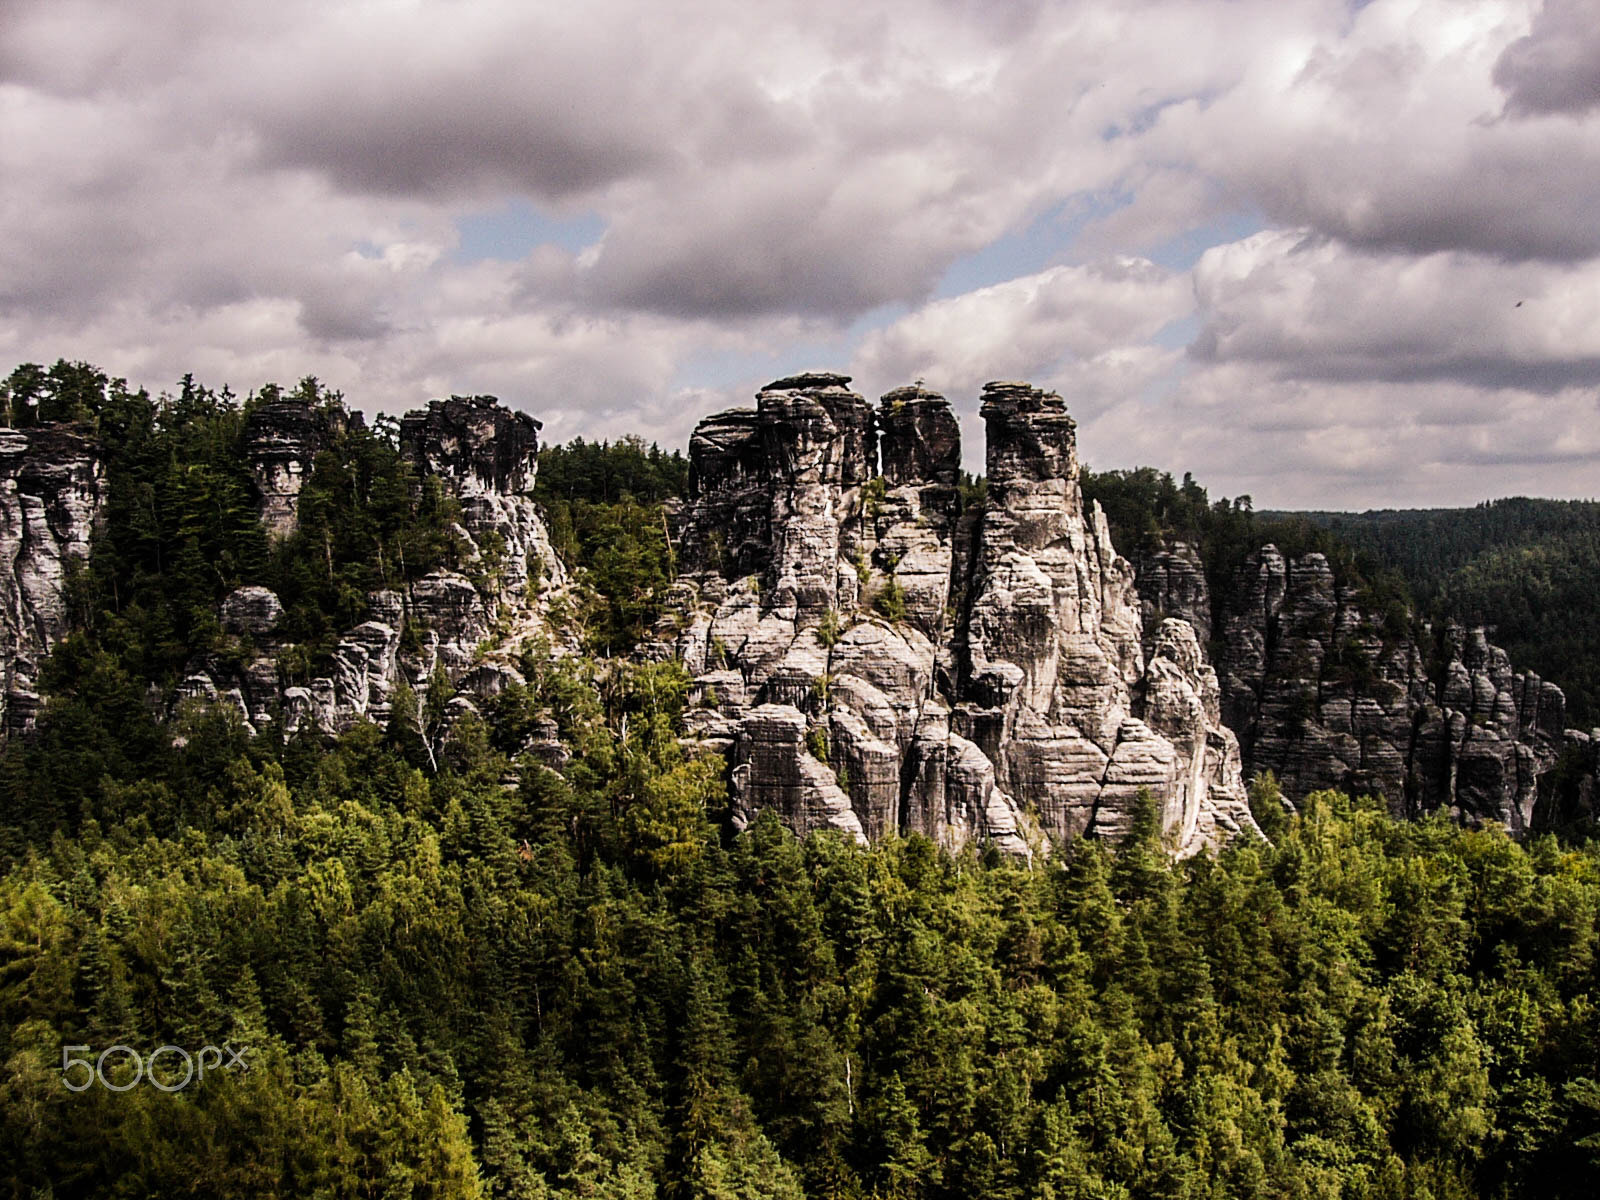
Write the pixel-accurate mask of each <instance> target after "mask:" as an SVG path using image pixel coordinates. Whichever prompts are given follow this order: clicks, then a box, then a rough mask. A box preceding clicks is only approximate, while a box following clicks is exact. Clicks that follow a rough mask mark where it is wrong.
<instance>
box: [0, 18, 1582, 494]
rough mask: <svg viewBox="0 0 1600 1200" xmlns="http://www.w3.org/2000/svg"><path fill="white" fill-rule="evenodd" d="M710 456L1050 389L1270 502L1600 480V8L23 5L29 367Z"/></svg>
mask: <svg viewBox="0 0 1600 1200" xmlns="http://www.w3.org/2000/svg"><path fill="white" fill-rule="evenodd" d="M63 356H64V357H68V358H75V359H87V360H89V361H92V362H95V363H97V364H99V365H100V366H102V367H104V368H105V369H107V370H108V371H110V372H112V373H113V374H117V375H123V376H126V377H127V378H129V379H130V380H131V381H133V382H135V383H141V384H145V385H147V386H150V387H151V388H152V389H159V388H163V387H171V386H172V385H173V383H174V382H175V381H176V380H177V379H178V377H179V376H181V375H182V374H183V373H184V372H185V371H193V372H194V373H195V374H196V375H197V376H198V377H199V378H200V379H201V380H202V381H204V382H208V383H211V384H213V385H215V386H220V385H221V384H222V383H224V382H226V383H229V384H231V385H232V386H233V387H234V388H235V390H237V391H241V392H243V391H247V390H249V389H250V388H252V387H254V386H257V385H259V384H260V383H262V382H265V381H268V380H277V381H281V382H284V383H292V382H293V381H294V380H296V379H298V378H299V377H300V376H302V375H305V374H315V375H317V376H318V377H320V378H321V379H323V380H324V381H325V382H328V383H330V384H332V385H333V386H336V387H338V388H340V389H342V390H343V391H344V392H345V394H346V396H347V397H348V398H349V399H350V400H351V401H352V402H353V403H355V404H356V405H358V406H360V407H363V408H366V409H367V410H369V411H374V410H379V409H382V410H388V411H398V410H401V409H404V408H407V407H414V406H416V405H418V404H420V403H421V402H423V401H425V400H426V399H428V398H429V397H430V396H436V395H443V394H447V393H449V392H478V391H486V392H493V393H495V394H498V395H500V396H501V397H503V398H504V399H506V400H507V401H509V402H511V403H513V404H515V405H517V406H518V407H522V408H525V409H527V410H529V411H531V412H533V413H534V414H535V415H537V416H539V417H541V418H542V419H543V420H544V422H545V427H546V429H545V432H546V436H547V437H550V438H554V439H557V440H561V439H565V438H568V437H571V436H574V435H578V434H582V435H585V436H590V437H598V436H608V437H609V436H617V435H619V434H623V433H629V432H637V433H642V434H644V435H645V436H647V437H651V438H657V439H660V440H661V441H662V442H664V443H667V444H674V445H681V444H683V443H684V442H685V441H686V439H687V435H688V433H689V430H690V429H691V428H692V426H693V423H694V421H695V420H696V419H697V417H698V416H700V415H703V414H704V413H706V412H708V411H711V410H713V409H715V408H718V407H725V406H727V405H729V404H733V403H741V402H748V399H749V396H750V394H751V393H752V392H753V390H754V389H755V388H756V387H758V386H759V385H760V384H762V383H763V382H765V381H767V380H769V379H772V378H774V377H776V376H778V375H780V374H784V373H786V372H789V371H791V370H794V369H797V368H801V367H808V366H817V367H829V368H832V369H837V370H844V371H848V372H849V373H851V374H852V375H854V376H855V379H856V384H857V386H858V387H860V388H861V390H862V391H864V392H865V393H866V394H868V395H869V396H876V395H877V394H879V393H881V392H882V391H884V390H887V389H888V388H889V387H892V386H894V385H896V384H899V383H902V382H907V381H909V380H911V379H913V378H919V377H920V378H922V379H924V380H925V381H926V382H927V384H928V385H929V386H930V387H934V388H937V389H939V390H941V391H943V392H945V394H947V395H948V396H950V397H951V398H952V399H953V400H954V401H955V402H956V404H957V406H958V408H959V409H960V410H961V411H962V412H963V415H964V418H965V420H966V425H967V434H968V440H969V443H970V446H969V457H970V458H971V459H972V460H973V463H974V465H976V463H977V462H978V461H980V460H981V431H980V429H979V427H978V424H977V420H976V405H977V394H978V390H979V388H980V387H981V385H982V383H983V382H984V381H985V380H987V379H993V378H1022V379H1030V380H1033V381H1034V382H1037V383H1042V384H1047V385H1049V386H1052V387H1055V388H1056V389H1058V390H1059V391H1060V392H1061V393H1062V394H1063V395H1064V396H1065V397H1066V398H1067V402H1068V404H1069V406H1070V408H1071V410H1072V411H1073V412H1074V413H1075V414H1076V416H1077V417H1078V420H1079V436H1080V445H1081V448H1082V451H1083V454H1084V457H1085V459H1086V460H1087V461H1089V462H1091V463H1092V464H1093V465H1095V466H1097V467H1102V468H1104V467H1111V466H1132V465H1136V464H1140V463H1152V464H1155V465H1159V466H1161V467H1164V468H1166V469H1170V470H1172V471H1174V472H1179V471H1183V470H1192V471H1194V472H1195V474H1196V475H1197V477H1199V478H1200V479H1201V481H1202V482H1204V483H1206V484H1207V485H1208V486H1209V487H1210V489H1211V490H1212V493H1213V494H1214V495H1216V494H1228V495H1233V494H1237V493H1239V492H1249V493H1251V494H1252V495H1253V496H1254V497H1255V499H1256V503H1257V505H1258V506H1266V505H1272V506H1278V507H1288V506H1310V505H1316V506H1326V507H1341V508H1363V507H1368V506H1381V505H1417V504H1431V503H1464V502H1466V503H1469V502H1472V501H1476V500H1478V499H1482V498H1484V497H1488V496H1498V495H1507V494H1515V493H1525V494H1536V495H1548V496H1583V497H1590V496H1595V495H1600V0H1372V2H1371V3H1366V4H1362V3H1357V2H1353V0H1183V2H1171V0H1166V2H1164V0H1118V2H1111V0H1103V2H1099V3H1078V2H1076V0H1060V2H1055V3H1051V2H1043V0H1015V2H1008V0H920V2H915V3H913V2H908V0H887V2H883V3H877V4H872V5H862V4H860V3H858V2H857V0H773V2H769V0H688V2H683V0H675V2H673V3H670V4H665V3H661V2H660V0H585V2H584V3H573V2H571V0H561V2H559V3H556V2H552V0H532V2H530V0H504V2H500V0H491V2H486V3H479V2H470V3H469V2H467V0H409V2H408V0H366V2H361V3H344V2H339V0H314V2H313V0H271V2H270V3H254V2H249V3H245V2H230V0H140V2H139V3H137V4H130V3H127V2H126V0H5V3H4V18H3V21H0V362H3V363H6V364H12V363H16V362H23V361H46V362H48V361H53V360H54V359H55V358H57V357H63Z"/></svg>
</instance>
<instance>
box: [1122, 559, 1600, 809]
mask: <svg viewBox="0 0 1600 1200" xmlns="http://www.w3.org/2000/svg"><path fill="white" fill-rule="evenodd" d="M1198 564H1199V558H1198V555H1196V553H1195V551H1194V549H1193V548H1192V547H1190V546H1187V545H1185V544H1182V543H1177V544H1174V545H1171V546H1169V547H1167V548H1166V549H1165V550H1164V551H1160V552H1157V553H1154V554H1149V555H1146V556H1144V557H1143V558H1142V559H1141V562H1140V573H1139V590H1140V594H1141V597H1142V600H1143V605H1144V609H1145V613H1146V616H1147V618H1148V617H1150V616H1151V615H1153V614H1156V613H1160V612H1174V611H1177V612H1188V613H1190V614H1194V615H1195V616H1197V617H1198V616H1200V615H1201V614H1209V613H1211V612H1212V610H1213V608H1214V607H1216V606H1215V605H1214V604H1213V601H1212V599H1211V597H1210V596H1209V592H1208V589H1207V588H1206V586H1205V577H1204V574H1203V573H1202V572H1199V571H1197V569H1196V568H1197V567H1198ZM1232 591H1233V597H1232V599H1231V601H1230V602H1229V603H1228V604H1227V605H1226V606H1224V607H1223V608H1219V609H1217V611H1216V612H1215V624H1214V625H1213V627H1212V630H1211V638H1210V640H1211V642H1212V643H1213V644H1214V645H1215V646H1216V647H1217V648H1218V655H1219V661H1218V662H1217V664H1216V666H1217V671H1218V674H1219V677H1220V683H1221V693H1222V694H1221V705H1220V707H1221V714H1222V718H1223V720H1224V722H1225V724H1226V725H1227V726H1228V728H1230V729H1232V730H1233V731H1234V732H1235V733H1236V734H1237V735H1238V740H1239V744H1240V752H1241V754H1242V757H1243V761H1244V765H1245V770H1246V772H1247V774H1254V773H1256V772H1260V771H1268V770H1270V771H1272V772H1274V773H1275V774H1276V775H1277V776H1278V778H1279V781H1280V782H1281V784H1282V785H1283V788H1284V791H1285V794H1286V795H1287V796H1288V797H1289V798H1290V799H1291V800H1297V799H1299V798H1301V797H1303V796H1305V795H1306V794H1308V793H1310V792H1312V791H1316V790H1318V789H1322V788H1339V789H1343V790H1346V791H1354V792H1370V793H1374V794H1377V793H1381V794H1382V795H1384V796H1385V797H1386V798H1387V799H1388V802H1389V805H1390V807H1391V809H1392V810H1393V811H1394V812H1395V813H1396V814H1397V815H1406V816H1416V815H1419V814H1422V813H1428V812H1432V811H1434V810H1436V809H1440V808H1443V809H1445V810H1447V811H1449V812H1451V813H1452V814H1454V815H1456V816H1458V817H1459V818H1461V819H1464V820H1469V821H1483V820H1494V821H1498V822H1501V823H1502V824H1504V825H1505V826H1506V827H1507V828H1509V829H1511V830H1513V831H1516V832H1520V831H1522V830H1525V829H1527V828H1529V827H1530V826H1531V825H1532V824H1533V823H1534V819H1535V811H1534V810H1535V802H1536V800H1537V798H1538V795H1539V783H1538V780H1539V777H1540V776H1541V775H1544V774H1545V773H1546V772H1548V771H1549V770H1550V769H1551V768H1552V767H1553V766H1554V764H1555V762H1556V760H1557V758H1558V757H1559V755H1560V753H1561V750H1562V747H1563V744H1564V742H1565V741H1570V740H1571V739H1572V737H1576V736H1580V735H1575V734H1573V735H1570V736H1569V735H1568V734H1567V732H1566V731H1565V730H1564V728H1563V727H1564V724H1565V699H1564V697H1563V696H1562V694H1561V691H1560V689H1559V688H1557V687H1556V686H1555V685H1554V684H1551V683H1546V682H1544V681H1542V680H1540V679H1539V677H1538V676H1536V675H1533V674H1531V673H1519V672H1517V671H1515V670H1513V669H1512V666H1511V664H1510V662H1509V660H1508V659H1507V657H1506V654H1505V652H1504V651H1502V650H1500V649H1499V648H1498V647H1496V646H1493V645H1491V644H1490V643H1489V641H1488V639H1487V637H1486V636H1485V634H1484V631H1483V630H1481V629H1477V630H1466V629H1461V628H1459V627H1454V626H1452V627H1449V628H1446V629H1441V630H1434V631H1430V632H1429V634H1428V635H1427V636H1425V637H1424V638H1422V639H1421V640H1420V641H1419V639H1418V638H1417V637H1416V636H1414V635H1413V634H1412V633H1411V632H1410V631H1409V629H1400V628H1396V627H1395V625H1394V623H1393V622H1387V623H1386V621H1385V619H1384V614H1383V613H1382V612H1381V611H1379V610H1378V609H1377V607H1376V605H1374V604H1373V603H1372V602H1371V601H1368V600H1365V599H1364V597H1363V595H1362V593H1360V592H1359V591H1358V590H1357V589H1355V588H1353V587H1349V586H1341V585H1339V584H1338V583H1336V581H1335V579H1334V575H1333V571H1332V569H1331V568H1330V566H1329V564H1328V561H1327V559H1326V558H1325V557H1324V556H1323V555H1321V554H1314V553H1313V554H1306V555H1304V556H1303V557H1300V558H1296V559H1292V560H1290V559H1286V558H1285V557H1284V555H1283V554H1282V553H1280V552H1279V550H1278V548H1277V547H1276V546H1272V545H1267V546H1263V547H1262V548H1261V549H1260V550H1259V551H1258V552H1256V553H1255V554H1253V555H1252V556H1251V557H1250V558H1249V559H1248V560H1247V562H1246V563H1245V564H1244V565H1243V567H1241V568H1240V574H1239V578H1238V579H1237V580H1236V584H1235V587H1234V588H1233V589H1232ZM1386 626H1387V627H1386Z"/></svg>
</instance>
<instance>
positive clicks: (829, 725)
mask: <svg viewBox="0 0 1600 1200" xmlns="http://www.w3.org/2000/svg"><path fill="white" fill-rule="evenodd" d="M848 385H849V380H848V378H847V377H845V376H841V375H832V374H824V373H811V374H807V375H803V376H796V377H791V378H788V379H782V380H778V381H777V382H775V383H773V384H770V385H768V386H767V387H766V388H764V389H762V391H761V392H760V393H759V394H758V395H757V397H756V407H755V408H753V409H735V410H732V411H730V412H726V413H722V414H719V415H717V416H714V417H711V418H708V419H707V420H706V421H704V422H702V423H701V425H700V427H699V429H697V430H696V432H695V435H694V438H693V440H692V441H691V443H690V488H689V496H688V498H687V499H686V501H685V503H684V504H683V505H682V506H681V507H680V508H679V509H678V510H677V511H676V513H675V520H676V524H677V530H676V534H675V540H676V542H677V545H678V548H679V554H680V561H681V564H682V568H683V572H682V577H681V579H680V582H679V584H678V588H677V592H676V594H675V605H674V611H673V612H672V613H671V614H669V617H668V619H667V620H666V621H665V622H664V625H663V629H662V636H663V639H664V640H666V641H669V642H670V645H671V647H672V649H673V650H674V652H675V653H677V654H678V655H679V656H680V657H681V658H682V659H683V661H684V663H685V664H686V666H687V667H688V668H689V670H690V672H691V673H692V674H693V675H694V677H695V685H694V688H693V689H692V692H691V700H692V702H693V703H694V705H695V707H693V708H692V710H691V712H690V715H689V718H688V725H689V730H690V732H691V734H692V735H693V736H694V737H696V738H697V739H699V740H701V741H702V742H705V743H707V744H710V745H712V746H714V747H715V748H717V749H719V750H723V751H725V752H727V753H728V754H729V755H730V757H731V759H732V761H733V763H734V764H735V765H734V769H733V775H732V786H733V796H734V803H733V810H734V814H735V819H736V821H739V822H742V821H745V820H748V819H749V818H750V817H751V816H753V814H754V813H755V812H757V811H759V810H760V809H762V808H768V807H771V808H776V809H777V810H778V811H779V812H780V813H781V814H782V816H783V817H784V819H785V820H786V821H788V822H789V824H790V825H791V826H793V827H794V828H796V829H797V830H802V831H803V830H806V829H810V828H815V827H818V826H824V825H825V826H828V827H832V828H837V829H843V830H845V831H847V832H849V833H850V834H852V835H853V836H856V837H860V838H871V837H877V836H881V835H883V834H885V833H890V832H895V831H915V832H920V833H924V834H927V835H928V836H930V837H933V838H935V839H937V840H939V841H941V842H943V843H944V844H946V845H949V846H958V845H962V844H965V843H967V842H970V841H980V842H986V843H989V844H993V845H995V846H998V847H999V848H1000V849H1002V850H1003V851H1005V852H1007V853H1011V854H1015V855H1020V856H1027V855H1031V854H1032V853H1034V852H1036V851H1037V850H1039V849H1041V848H1043V847H1045V846H1047V845H1048V844H1049V843H1050V842H1051V841H1052V840H1054V841H1058V842H1065V841H1069V840H1071V839H1072V838H1074V837H1078V836H1081V835H1083V834H1085V833H1097V834H1102V835H1105V836H1110V837H1119V836H1121V835H1122V834H1123V833H1125V832H1126V830H1127V828H1128V826H1129V823H1130V821H1131V819H1132V816H1133V811H1134V807H1135V805H1136V803H1137V800H1138V796H1139V794H1140V792H1141V791H1142V790H1146V789H1148V790H1149V791H1150V792H1151V793H1152V794H1153V795H1154V796H1155V797H1156V798H1157V800H1158V801H1159V803H1160V805H1161V811H1162V819H1163V826H1164V828H1165V829H1166V831H1167V833H1168V836H1169V838H1170V839H1171V841H1172V843H1173V845H1174V846H1175V847H1182V848H1185V849H1194V848H1197V847H1198V846H1200V845H1202V844H1205V843H1206V842H1207V841H1214V840H1216V839H1218V838H1221V837H1225V836H1227V835H1228V834H1229V833H1231V832H1234V831H1237V830H1238V829H1240V828H1242V827H1244V826H1247V825H1249V824H1250V821H1249V815H1248V811H1247V809H1244V808H1243V794H1244V793H1243V787H1242V784H1241V783H1240V781H1239V774H1238V762H1239V759H1238V752H1237V744H1236V743H1235V742H1234V741H1233V740H1232V738H1231V735H1228V734H1227V732H1226V730H1224V729H1222V727H1221V721H1220V717H1219V702H1218V694H1219V689H1218V686H1217V682H1216V678H1215V675H1214V674H1212V673H1210V670H1209V668H1207V667H1205V666H1204V664H1203V662H1202V661H1201V659H1200V655H1199V652H1198V650H1197V649H1196V648H1195V638H1194V633H1193V631H1192V630H1188V627H1187V626H1184V625H1183V624H1182V622H1178V621H1173V622H1169V623H1168V624H1170V625H1172V626H1173V627H1174V628H1173V629H1171V630H1166V629H1165V627H1163V629H1164V632H1165V633H1166V639H1165V640H1164V641H1162V642H1161V643H1160V645H1159V653H1158V654H1157V657H1156V659H1155V660H1154V664H1153V666H1152V668H1151V671H1150V672H1147V669H1146V660H1145V653H1144V648H1143V646H1142V644H1141V636H1140V635H1141V629H1140V625H1141V618H1140V610H1139V600H1138V596H1137V594H1136V592H1135V590H1134V584H1133V569H1132V567H1131V566H1130V565H1129V564H1128V562H1127V561H1126V560H1124V559H1122V558H1121V557H1120V556H1119V555H1118V554H1117V553H1116V550H1115V549H1114V548H1113V546H1112V545H1111V539H1110V534H1109V531H1108V530H1107V527H1106V522H1105V518H1104V516H1103V514H1101V513H1100V512H1099V510H1098V508H1097V507H1094V508H1091V509H1089V510H1087V511H1086V510H1085V508H1084V504H1083V499H1082V496H1081V493H1080V491H1079V488H1078V460H1077V445H1076V428H1075V425H1074V423H1073V421H1072V419H1071V417H1070V416H1068V415H1067V412H1066V408H1065V405H1064V404H1063V403H1062V401H1061V398H1060V397H1059V396H1055V395H1053V394H1049V393H1045V392H1041V391H1039V390H1037V389H1034V388H1032V387H1029V386H1028V385H1026V384H1011V383H997V384H991V385H989V387H988V388H987V389H985V392H984V400H983V415H984V419H985V422H986V424H987V427H988V479H989V484H988V500H987V504H986V505H985V506H984V507H983V509H982V510H981V512H979V511H971V512H967V513H963V512H962V511H961V503H960V495H961V493H960V489H959V486H958V484H959V474H960V463H961V445H960V433H959V426H958V424H957V422H956V420H955V417H954V414H953V413H952V412H951V409H950V406H949V403H948V402H947V401H946V400H945V399H944V398H943V397H942V396H939V395H937V394H935V393H932V392H929V391H927V390H925V389H923V388H921V387H920V386H919V387H910V388H899V389H896V390H894V391H892V392H889V393H888V394H886V395H885V396H884V397H883V398H882V399H881V401H880V403H879V404H878V405H877V407H876V409H874V408H873V406H871V405H869V404H868V403H867V401H866V400H865V398H863V397H862V396H860V395H858V394H856V393H854V392H852V391H850V390H849V386H848ZM1178 626H1182V629H1183V630H1187V638H1186V640H1185V638H1184V635H1183V633H1182V632H1180V630H1179V629H1178V628H1176V627H1178ZM1147 717H1148V718H1149V719H1148V720H1147V719H1146V718H1147ZM1152 722H1154V723H1152ZM1219 806H1220V807H1219Z"/></svg>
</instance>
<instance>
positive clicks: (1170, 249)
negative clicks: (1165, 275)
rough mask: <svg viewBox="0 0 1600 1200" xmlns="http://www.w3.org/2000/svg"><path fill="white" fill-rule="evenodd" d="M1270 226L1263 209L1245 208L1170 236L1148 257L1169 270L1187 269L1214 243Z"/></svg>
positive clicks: (1237, 237) (1223, 243)
mask: <svg viewBox="0 0 1600 1200" xmlns="http://www.w3.org/2000/svg"><path fill="white" fill-rule="evenodd" d="M1266 227H1267V222H1266V219H1265V218H1264V217H1263V216H1262V215H1261V213H1259V212H1257V211H1255V210H1253V209H1241V210H1240V211H1238V212H1231V213H1228V214H1227V215H1225V216H1221V217H1218V218H1217V219H1216V220H1214V221H1208V222H1206V223H1205V224H1204V225H1197V226H1195V227H1194V228H1193V229H1186V230H1184V231H1183V232H1182V233H1180V234H1178V235H1176V236H1175V237H1170V238H1168V239H1167V240H1166V241H1164V242H1162V243H1160V244H1159V245H1157V246H1155V247H1153V248H1152V249H1151V250H1150V253H1149V255H1148V257H1149V259H1150V261H1151V262H1153V263H1155V264H1157V265H1158V266H1162V267H1166V268H1167V270H1169V271H1187V270H1189V269H1191V268H1192V267H1193V266H1194V265H1195V263H1197V262H1199V261H1200V256H1201V255H1202V254H1204V253H1205V252H1206V251H1207V250H1209V249H1211V247H1213V246H1222V245H1226V244H1227V243H1229V242H1237V241H1239V240H1240V239H1241V238H1247V237H1249V236H1250V235H1251V234H1252V233H1259V232H1260V231H1261V230H1263V229H1265V228H1266Z"/></svg>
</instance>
